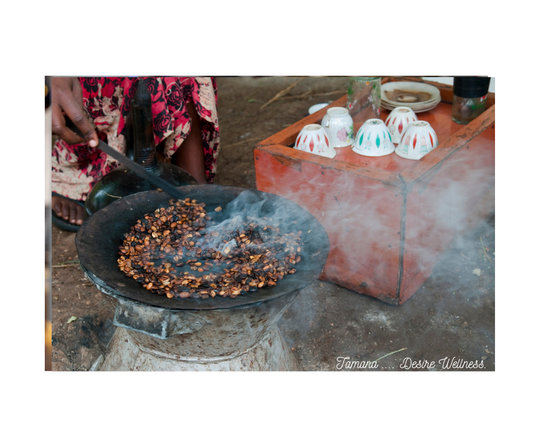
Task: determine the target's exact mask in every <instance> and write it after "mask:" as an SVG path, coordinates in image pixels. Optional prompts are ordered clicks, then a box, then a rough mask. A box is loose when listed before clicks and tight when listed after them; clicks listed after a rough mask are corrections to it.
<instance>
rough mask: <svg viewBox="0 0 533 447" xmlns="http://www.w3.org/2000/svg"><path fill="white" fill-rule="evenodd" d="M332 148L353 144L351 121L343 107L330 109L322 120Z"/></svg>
mask: <svg viewBox="0 0 533 447" xmlns="http://www.w3.org/2000/svg"><path fill="white" fill-rule="evenodd" d="M321 124H322V127H323V128H324V129H327V131H328V134H329V139H330V140H331V143H332V145H333V147H346V146H351V145H352V143H353V119H352V117H351V116H350V113H349V112H348V109H346V108H345V107H331V108H330V109H328V111H327V113H326V114H325V115H324V118H322V123H321Z"/></svg>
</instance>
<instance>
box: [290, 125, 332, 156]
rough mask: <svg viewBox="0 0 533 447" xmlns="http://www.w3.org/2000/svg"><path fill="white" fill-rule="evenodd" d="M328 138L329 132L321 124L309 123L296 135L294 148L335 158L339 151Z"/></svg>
mask: <svg viewBox="0 0 533 447" xmlns="http://www.w3.org/2000/svg"><path fill="white" fill-rule="evenodd" d="M328 138H329V136H328V133H327V131H326V129H324V128H323V127H322V126H320V125H319V124H308V125H307V126H304V127H303V129H302V130H301V131H300V133H299V134H298V136H297V137H296V142H295V143H294V148H295V149H298V150H300V151H304V152H309V153H310V154H315V155H321V156H322V157H328V158H334V157H335V155H337V153H336V152H335V149H334V148H333V146H332V144H331V141H329V140H328Z"/></svg>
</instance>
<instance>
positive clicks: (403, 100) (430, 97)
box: [381, 82, 440, 110]
mask: <svg viewBox="0 0 533 447" xmlns="http://www.w3.org/2000/svg"><path fill="white" fill-rule="evenodd" d="M395 91H396V93H395V94H393V92H395ZM417 98H418V100H417ZM381 102H382V104H386V105H389V106H392V105H394V106H395V107H400V106H407V107H410V108H411V109H413V110H415V108H416V107H417V106H429V105H432V104H433V102H437V103H438V102H440V91H439V89H438V88H437V87H433V86H432V85H429V84H424V83H423V82H388V83H386V84H383V85H382V86H381Z"/></svg>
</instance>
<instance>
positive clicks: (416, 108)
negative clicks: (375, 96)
mask: <svg viewBox="0 0 533 447" xmlns="http://www.w3.org/2000/svg"><path fill="white" fill-rule="evenodd" d="M439 103H440V98H439V99H438V100H436V101H434V102H430V103H424V104H419V105H413V104H411V105H408V106H407V105H402V106H399V105H396V104H389V103H386V102H383V101H382V102H381V107H383V108H384V109H386V110H394V109H395V108H396V107H409V108H410V109H411V110H412V111H413V112H415V113H419V112H427V111H428V110H431V109H434V108H435V107H437V106H438V105H439Z"/></svg>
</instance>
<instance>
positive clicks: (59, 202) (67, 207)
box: [52, 196, 84, 225]
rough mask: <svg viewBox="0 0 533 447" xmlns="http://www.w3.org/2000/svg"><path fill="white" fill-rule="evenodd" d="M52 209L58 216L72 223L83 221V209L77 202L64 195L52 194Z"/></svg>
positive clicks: (76, 223) (78, 223)
mask: <svg viewBox="0 0 533 447" xmlns="http://www.w3.org/2000/svg"><path fill="white" fill-rule="evenodd" d="M52 209H53V210H54V213H56V215H57V216H58V217H62V218H63V219H65V220H66V221H68V222H70V223H71V224H74V225H81V224H82V223H83V213H84V209H83V207H81V206H80V205H79V204H78V203H76V202H73V201H72V200H69V199H67V198H65V197H58V196H52Z"/></svg>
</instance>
